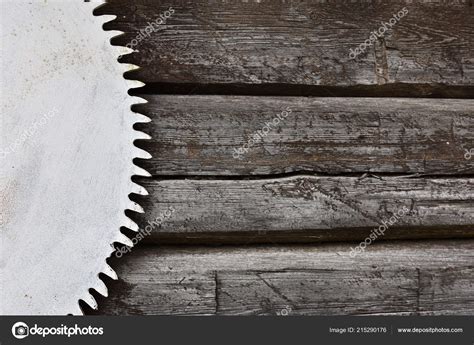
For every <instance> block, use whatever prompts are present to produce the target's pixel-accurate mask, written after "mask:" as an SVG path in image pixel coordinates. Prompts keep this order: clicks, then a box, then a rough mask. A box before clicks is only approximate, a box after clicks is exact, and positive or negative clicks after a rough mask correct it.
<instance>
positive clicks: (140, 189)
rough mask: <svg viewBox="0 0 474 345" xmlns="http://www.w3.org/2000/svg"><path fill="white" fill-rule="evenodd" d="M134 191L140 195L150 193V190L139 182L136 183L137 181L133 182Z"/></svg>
mask: <svg viewBox="0 0 474 345" xmlns="http://www.w3.org/2000/svg"><path fill="white" fill-rule="evenodd" d="M132 193H134V194H139V195H148V191H147V190H146V189H145V188H144V187H142V186H140V185H139V184H136V183H135V182H132Z"/></svg>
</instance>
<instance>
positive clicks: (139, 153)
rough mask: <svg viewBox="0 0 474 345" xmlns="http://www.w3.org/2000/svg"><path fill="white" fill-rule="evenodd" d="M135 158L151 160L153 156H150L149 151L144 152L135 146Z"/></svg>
mask: <svg viewBox="0 0 474 345" xmlns="http://www.w3.org/2000/svg"><path fill="white" fill-rule="evenodd" d="M133 153H134V155H135V158H140V159H151V158H152V155H151V154H149V153H148V152H147V151H145V150H142V149H140V148H138V147H136V146H135V150H134V151H133Z"/></svg>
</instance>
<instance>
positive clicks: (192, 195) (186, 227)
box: [135, 176, 474, 243]
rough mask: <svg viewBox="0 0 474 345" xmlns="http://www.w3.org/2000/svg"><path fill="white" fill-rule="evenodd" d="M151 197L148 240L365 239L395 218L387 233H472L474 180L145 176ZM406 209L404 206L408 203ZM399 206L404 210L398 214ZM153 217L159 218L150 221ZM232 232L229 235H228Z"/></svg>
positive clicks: (144, 222) (141, 220)
mask: <svg viewBox="0 0 474 345" xmlns="http://www.w3.org/2000/svg"><path fill="white" fill-rule="evenodd" d="M143 185H144V186H145V187H146V188H147V190H148V192H149V193H150V195H151V197H146V198H143V200H142V201H140V203H141V204H142V205H143V206H144V210H145V213H144V214H135V215H136V216H137V217H136V219H137V221H138V224H139V226H140V228H141V229H143V230H148V231H149V232H151V234H150V235H149V236H147V237H146V238H145V241H149V242H158V243H160V241H161V240H163V239H164V238H173V237H174V238H175V239H176V240H178V241H182V240H186V241H192V240H196V239H199V237H200V236H203V237H204V238H205V239H206V240H211V239H212V238H213V239H214V241H223V242H227V241H233V240H236V238H238V237H240V240H239V242H240V243H247V242H251V241H252V240H255V239H258V237H259V236H260V237H262V236H263V237H264V238H265V239H266V240H267V241H268V240H273V239H275V240H277V239H278V238H279V237H281V239H284V240H291V241H294V240H297V241H325V240H346V239H359V240H361V239H363V238H365V237H366V236H367V235H368V233H369V231H368V230H372V229H374V228H376V227H379V226H380V225H382V222H383V221H386V222H387V221H389V220H390V218H391V217H392V216H394V215H397V214H400V216H399V217H397V218H398V220H394V219H392V220H391V221H390V222H391V223H392V225H391V226H389V230H388V231H386V232H385V236H381V237H383V238H387V239H388V238H420V237H421V238H422V237H433V236H441V237H447V236H448V237H459V236H460V237H463V236H464V237H465V236H468V237H472V236H473V235H474V228H473V226H472V224H474V202H473V200H474V179H470V178H456V179H450V178H436V179H428V178H400V177H384V178H383V179H377V178H364V179H359V178H356V177H315V176H297V177H288V178H281V179H263V180H261V179H258V180H163V181H158V180H146V181H145V180H144V181H143ZM404 207H405V209H406V210H407V212H403V208H404ZM170 208H172V209H173V210H174V211H173V212H172V214H171V215H170V216H168V217H166V218H165V219H164V220H163V221H158V222H156V218H157V217H160V216H161V215H163V214H164V213H165V211H166V210H168V209H170ZM399 212H400V213H399ZM153 221H155V223H154V224H152V222H153ZM227 236H229V237H228V238H227Z"/></svg>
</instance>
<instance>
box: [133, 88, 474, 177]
mask: <svg viewBox="0 0 474 345" xmlns="http://www.w3.org/2000/svg"><path fill="white" fill-rule="evenodd" d="M147 98H148V99H149V101H150V103H148V104H145V105H143V106H141V107H140V108H139V109H140V111H141V112H143V113H145V114H146V115H148V116H149V117H151V118H152V119H153V123H152V124H145V125H143V126H139V127H138V128H140V129H143V130H144V131H146V132H148V133H149V134H150V135H151V136H152V140H151V141H146V142H144V143H143V142H142V143H140V145H141V146H142V147H144V148H145V149H146V150H147V151H148V152H150V153H151V154H152V156H153V158H152V159H151V160H148V161H145V162H144V163H143V165H144V167H145V168H146V169H147V170H148V171H150V173H151V174H154V175H175V176H176V175H240V176H243V175H265V174H280V173H288V172H302V171H306V172H319V173H327V174H339V173H365V172H372V173H386V172H388V173H422V174H438V175H439V174H442V175H451V174H467V173H474V160H473V159H471V160H468V159H466V158H465V155H466V152H469V150H470V149H471V148H473V147H474V100H456V101H453V100H446V99H444V100H441V99H437V100H429V99H406V98H402V99H400V98H387V99H381V98H305V97H250V96H176V95H173V96H171V95H155V96H151V95H150V96H147ZM285 111H289V113H288V112H287V113H284V112H285ZM284 115H286V116H284ZM250 140H254V143H251V142H250ZM243 150H248V151H247V153H245V151H243ZM466 150H467V151H466Z"/></svg>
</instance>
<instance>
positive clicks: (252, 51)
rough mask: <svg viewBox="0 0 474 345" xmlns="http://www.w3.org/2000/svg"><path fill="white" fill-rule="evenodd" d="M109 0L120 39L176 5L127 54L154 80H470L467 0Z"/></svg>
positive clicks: (473, 28)
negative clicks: (354, 52)
mask: <svg viewBox="0 0 474 345" xmlns="http://www.w3.org/2000/svg"><path fill="white" fill-rule="evenodd" d="M110 2H111V4H110V5H109V6H104V7H103V8H102V9H101V10H100V11H98V12H99V13H120V16H119V17H118V18H117V20H116V21H115V22H113V23H111V24H108V25H106V27H107V28H110V29H119V30H122V31H124V32H125V35H124V36H123V37H121V38H119V39H117V40H116V43H120V44H123V45H125V44H127V43H130V42H131V41H132V39H134V38H136V36H137V34H139V33H140V30H144V29H145V28H146V26H147V25H148V23H149V22H152V21H153V20H156V19H157V18H159V17H160V14H161V13H164V11H165V10H167V9H168V8H169V7H170V6H171V7H173V9H174V10H175V12H174V14H173V15H172V16H171V18H169V19H168V20H167V21H166V25H165V26H164V27H163V30H160V31H158V32H156V33H151V34H150V35H143V36H144V37H145V38H143V39H140V40H138V42H134V43H136V45H135V46H134V48H136V49H137V50H138V52H137V53H136V54H135V55H134V56H129V57H126V59H125V60H126V61H133V62H134V63H136V64H137V65H139V66H141V67H143V69H142V70H140V71H138V72H137V73H136V74H134V77H137V79H140V80H143V81H145V82H148V83H193V84H260V83H272V84H279V85H281V84H299V85H321V86H353V85H359V86H367V85H384V84H394V83H396V84H400V85H401V84H403V83H410V84H419V85H425V84H426V85H433V84H445V85H458V86H462V85H472V84H473V82H474V65H473V64H474V60H473V55H472V46H473V43H474V16H473V8H472V6H471V4H470V1H468V0H462V1H438V0H431V1H426V0H415V1H383V2H379V1H366V0H359V1H346V0H333V1H319V0H318V1H315V0H313V1H308V0H306V1H283V0H275V1H273V0H272V1H225V2H222V1H207V0H198V1H182V0H176V1H149V0H137V1H134V2H133V4H132V3H130V2H129V1H126V0H111V1H110ZM403 7H406V8H407V10H408V14H407V15H406V16H405V17H403V18H401V20H400V21H399V22H398V24H395V25H394V26H393V27H392V28H391V29H389V30H388V31H387V32H386V33H385V34H384V35H383V36H382V37H381V38H379V39H377V41H376V42H375V44H373V45H371V46H369V47H368V48H367V49H366V50H365V53H364V54H362V55H360V56H359V57H357V58H356V59H355V60H352V59H351V58H350V56H349V54H350V49H355V48H357V47H358V46H359V45H360V44H361V43H363V42H364V41H366V40H367V39H369V37H370V34H371V32H373V31H375V30H378V29H379V28H380V27H382V23H381V22H388V21H389V20H390V19H391V18H393V15H395V14H397V13H398V12H399V11H400V10H402V8H403ZM143 32H144V31H143ZM401 86H403V85H401ZM163 89H166V88H163ZM419 90H420V92H423V88H422V87H421V88H419Z"/></svg>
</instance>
